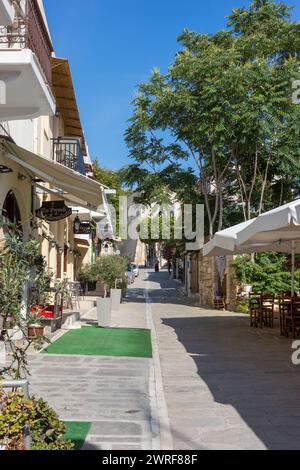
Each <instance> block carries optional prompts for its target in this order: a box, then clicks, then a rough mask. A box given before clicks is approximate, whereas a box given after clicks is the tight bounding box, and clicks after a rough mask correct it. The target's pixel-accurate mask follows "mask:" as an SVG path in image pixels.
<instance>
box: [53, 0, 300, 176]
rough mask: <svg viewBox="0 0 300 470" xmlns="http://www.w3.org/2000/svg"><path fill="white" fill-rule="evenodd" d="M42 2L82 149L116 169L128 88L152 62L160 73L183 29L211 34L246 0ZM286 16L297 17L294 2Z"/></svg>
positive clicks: (128, 109)
mask: <svg viewBox="0 0 300 470" xmlns="http://www.w3.org/2000/svg"><path fill="white" fill-rule="evenodd" d="M57 3H58V2H57V0H55V1H54V0H44V4H45V8H46V12H47V17H48V21H49V26H50V29H51V34H52V38H53V41H54V46H55V50H56V54H57V55H58V56H60V57H65V58H68V59H69V61H70V65H71V69H72V73H73V80H74V85H75V89H76V94H77V99H78V104H79V107H80V112H81V117H82V123H83V127H84V129H85V133H86V137H87V141H88V144H89V146H90V153H91V155H92V157H93V158H95V159H98V160H99V162H100V164H101V165H103V166H105V167H107V168H112V169H118V168H120V167H122V166H124V165H126V164H127V163H129V159H128V150H127V148H126V145H125V143H124V139H123V134H124V131H125V129H126V126H127V124H126V121H127V119H128V118H129V117H130V116H131V113H132V106H131V102H132V100H133V97H134V93H135V91H136V86H137V85H138V83H140V82H141V81H144V80H147V78H148V77H149V75H150V73H151V70H152V69H153V67H158V68H159V69H160V70H161V71H162V72H165V71H166V70H167V68H168V66H169V65H170V63H171V62H172V60H173V58H174V55H175V54H176V52H177V50H178V44H177V41H176V38H177V36H178V35H179V34H180V33H181V31H182V30H183V28H189V29H191V30H193V31H197V32H201V33H212V32H214V31H217V30H219V29H222V28H224V27H225V25H226V20H225V16H226V15H228V13H229V12H230V11H231V9H232V8H234V7H240V6H243V5H248V4H249V2H248V1H247V0H226V1H224V0H209V1H207V0H185V1H183V0H85V2H82V0H59V8H57ZM287 3H288V4H289V5H296V4H297V6H296V7H295V9H294V14H293V16H294V17H295V19H300V5H299V0H288V1H287Z"/></svg>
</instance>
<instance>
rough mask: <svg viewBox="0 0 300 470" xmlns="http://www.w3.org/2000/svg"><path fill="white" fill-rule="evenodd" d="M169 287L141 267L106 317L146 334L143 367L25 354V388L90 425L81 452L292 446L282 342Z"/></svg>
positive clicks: (293, 380) (298, 408) (292, 371)
mask: <svg viewBox="0 0 300 470" xmlns="http://www.w3.org/2000/svg"><path fill="white" fill-rule="evenodd" d="M178 287H179V284H178V283H177V282H176V281H173V280H170V278H169V276H168V274H167V273H166V272H162V273H158V274H157V273H153V272H148V271H146V270H144V271H142V272H141V276H140V278H139V279H138V280H137V281H136V283H135V284H134V286H133V287H132V288H131V289H130V291H129V296H128V299H127V302H126V303H125V304H123V305H122V307H121V310H120V312H118V313H114V315H113V326H125V327H133V328H144V327H149V328H151V329H152V341H153V352H154V357H153V360H146V359H130V358H107V357H66V356H64V357H62V356H38V357H37V356H33V357H32V359H31V361H32V362H31V363H32V372H33V376H32V391H33V392H34V393H37V394H39V395H42V396H44V397H45V398H47V399H48V400H49V401H50V403H51V404H52V405H53V406H54V407H55V408H56V409H57V410H58V412H59V414H60V416H61V417H62V419H66V420H79V421H80V420H82V421H92V422H93V426H92V429H91V433H90V435H89V436H88V439H87V443H86V446H85V448H86V449H90V448H91V449H124V450H125V449H151V448H153V449H159V448H162V449H170V448H174V449H199V450H200V449H300V442H299V438H298V436H299V431H300V403H299V389H300V373H299V372H300V371H299V368H298V367H295V366H292V364H291V340H287V339H285V338H281V337H280V336H279V332H278V330H277V329H275V330H273V331H271V330H269V329H264V330H260V329H251V328H250V327H249V321H248V318H247V317H245V316H244V315H236V314H230V313H228V312H225V313H221V312H216V311H208V310H201V309H199V308H198V307H195V306H193V305H192V303H191V302H189V301H188V300H187V299H186V298H185V297H183V296H182V295H181V293H180V292H179V290H178ZM87 317H88V316H87ZM90 317H91V318H90V319H92V317H93V312H91V313H90ZM88 319H89V318H85V320H88Z"/></svg>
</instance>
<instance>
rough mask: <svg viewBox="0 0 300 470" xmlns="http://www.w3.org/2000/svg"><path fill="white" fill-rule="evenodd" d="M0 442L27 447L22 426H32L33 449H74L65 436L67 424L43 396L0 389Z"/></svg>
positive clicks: (12, 447)
mask: <svg viewBox="0 0 300 470" xmlns="http://www.w3.org/2000/svg"><path fill="white" fill-rule="evenodd" d="M0 408H1V415H0V445H3V446H5V447H6V448H7V449H8V450H24V442H23V430H24V427H25V426H29V427H30V433H31V438H32V449H33V450H72V449H73V444H72V443H71V442H70V441H65V440H64V434H65V431H66V427H65V424H64V423H63V422H61V421H60V420H59V419H58V416H57V414H56V413H55V411H54V410H53V409H52V408H51V407H50V406H49V405H48V404H47V403H46V402H45V401H44V400H42V399H36V398H32V399H31V400H25V399H24V397H23V394H22V393H18V392H13V393H8V394H4V392H3V391H1V389H0Z"/></svg>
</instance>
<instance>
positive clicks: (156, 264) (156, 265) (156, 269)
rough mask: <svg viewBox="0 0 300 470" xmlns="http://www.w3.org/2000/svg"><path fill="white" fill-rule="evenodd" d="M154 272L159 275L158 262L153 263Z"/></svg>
mask: <svg viewBox="0 0 300 470" xmlns="http://www.w3.org/2000/svg"><path fill="white" fill-rule="evenodd" d="M155 272H156V273H159V262H158V260H157V261H156V262H155Z"/></svg>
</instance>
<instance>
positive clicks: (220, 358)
mask: <svg viewBox="0 0 300 470" xmlns="http://www.w3.org/2000/svg"><path fill="white" fill-rule="evenodd" d="M163 324H164V325H167V326H168V327H170V328H173V329H174V330H175V332H176V334H177V336H178V339H179V341H180V342H181V343H182V344H183V345H184V347H185V349H186V351H187V352H188V353H189V355H190V356H191V357H192V358H193V360H194V361H195V363H196V365H197V371H198V375H199V376H200V378H201V379H202V380H203V381H205V383H206V384H207V387H208V388H209V391H210V392H211V394H213V397H214V400H215V402H217V403H221V404H226V405H230V406H231V407H233V408H234V410H235V415H236V416H234V415H233V417H232V422H231V431H232V430H234V432H235V433H236V434H238V433H239V432H242V430H239V429H238V426H239V423H241V422H242V421H241V418H242V420H243V421H244V422H245V424H246V425H247V426H248V427H250V428H251V429H252V430H253V432H254V433H255V435H256V436H257V437H258V438H259V439H260V441H261V442H263V443H264V445H265V446H266V447H267V448H268V449H283V450H284V449H293V450H294V449H295V450H298V449H300V440H299V435H300V399H299V390H300V368H299V367H295V366H293V365H292V363H291V352H292V350H291V340H287V339H286V338H281V337H280V335H279V332H278V331H277V329H276V330H270V329H263V330H260V329H252V328H250V327H249V324H248V319H247V318H243V317H232V316H209V315H208V316H207V317H206V316H201V317H199V318H195V317H194V318H169V319H166V318H165V319H163ZM235 420H236V421H235ZM228 431H229V432H231V431H230V429H228ZM222 433H223V436H224V442H226V433H224V430H222ZM212 434H214V435H212V440H213V439H216V438H217V439H219V441H220V442H222V435H220V436H218V435H217V434H218V430H213V431H212Z"/></svg>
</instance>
